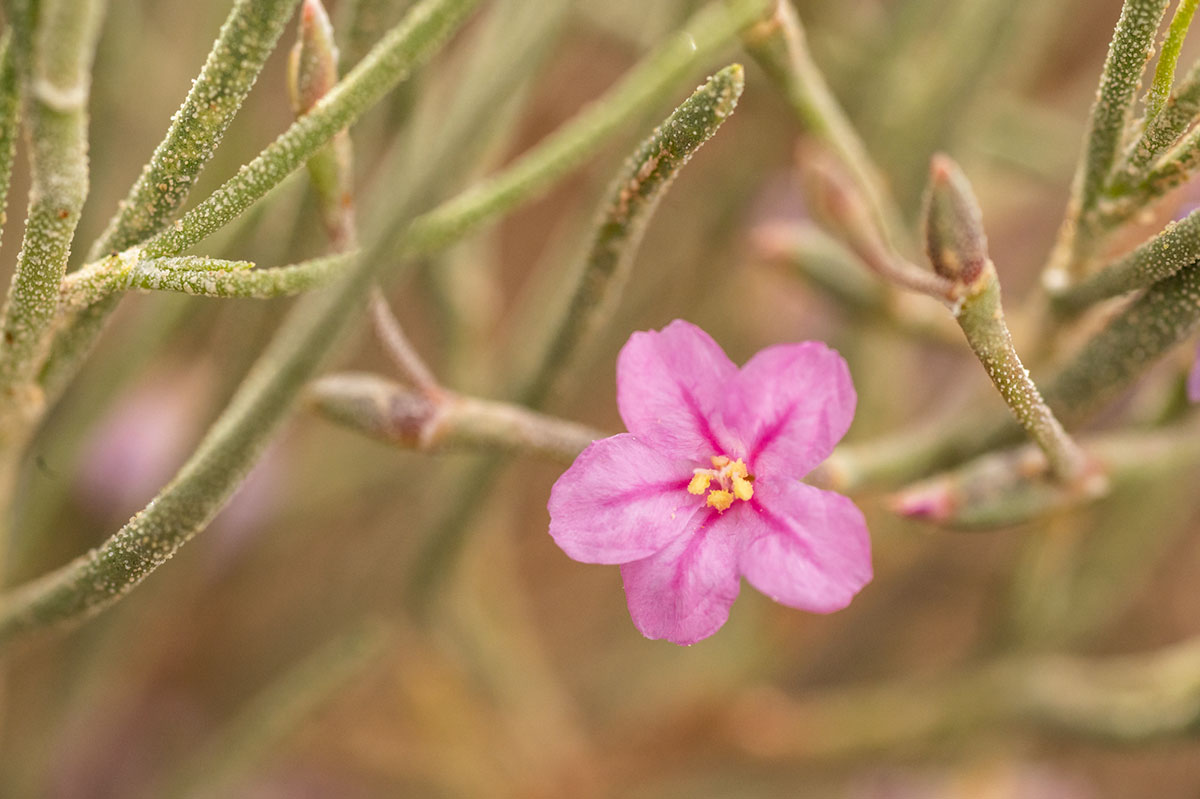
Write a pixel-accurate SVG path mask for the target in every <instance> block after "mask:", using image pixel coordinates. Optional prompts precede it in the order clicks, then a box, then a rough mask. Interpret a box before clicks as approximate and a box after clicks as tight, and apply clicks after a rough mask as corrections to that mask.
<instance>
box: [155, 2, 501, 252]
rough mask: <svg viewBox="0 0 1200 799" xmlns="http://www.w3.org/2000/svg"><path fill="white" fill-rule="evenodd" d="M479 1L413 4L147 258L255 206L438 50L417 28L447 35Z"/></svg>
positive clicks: (435, 40)
mask: <svg viewBox="0 0 1200 799" xmlns="http://www.w3.org/2000/svg"><path fill="white" fill-rule="evenodd" d="M478 2H479V0H470V2H468V0H458V2H455V3H421V4H420V5H418V6H417V7H416V8H414V9H413V11H412V12H411V13H410V14H409V16H408V17H406V20H408V22H407V23H405V24H401V25H398V26H397V27H395V28H393V29H392V30H391V31H389V32H388V34H387V35H386V36H384V38H383V40H382V41H380V43H379V44H378V45H376V46H375V47H374V48H373V49H372V50H371V52H370V53H369V54H368V55H367V56H366V57H365V58H364V59H363V60H362V61H361V62H359V64H358V65H356V66H355V67H354V69H352V70H351V71H350V73H349V74H348V75H346V77H345V78H343V79H342V80H341V81H339V82H338V84H337V85H336V86H334V87H333V88H332V89H331V90H330V91H329V93H328V94H326V95H325V96H324V97H323V98H322V99H321V102H319V103H318V104H317V105H316V107H314V108H313V109H311V110H310V111H308V112H307V113H306V114H304V115H303V116H302V117H300V118H299V119H297V120H296V121H295V122H293V123H292V125H291V127H289V128H288V129H287V130H286V131H284V132H283V133H282V134H280V136H279V138H277V139H276V140H275V141H273V142H272V143H271V144H270V145H268V146H267V148H266V149H265V150H263V151H262V152H261V153H259V154H258V156H256V157H255V158H254V160H253V161H251V162H250V163H249V164H247V165H246V166H244V167H242V169H240V170H239V171H238V173H237V174H236V175H235V176H234V177H232V178H230V179H229V180H228V181H226V182H225V184H224V185H223V186H221V188H219V189H217V190H216V191H215V192H213V193H212V194H211V195H210V196H209V197H208V198H207V199H205V200H204V202H202V203H200V205H198V206H196V207H195V208H193V209H192V210H190V211H188V212H187V213H186V214H184V215H183V218H182V219H180V220H179V222H178V223H177V224H176V225H175V226H173V227H172V228H170V229H168V230H165V231H163V232H162V233H159V234H158V235H157V236H155V237H154V238H153V239H151V240H150V241H148V242H147V243H146V245H145V251H146V255H147V257H151V258H152V257H160V256H164V255H176V254H178V253H180V252H183V251H184V250H186V249H187V248H188V247H191V246H193V245H194V244H196V243H198V242H200V241H202V240H204V239H205V238H207V237H208V236H210V235H211V234H212V233H213V232H215V231H216V230H218V229H220V228H221V227H222V226H224V225H225V224H226V223H228V222H229V221H230V220H232V219H234V218H235V217H237V216H238V215H239V214H241V213H242V211H244V210H246V209H247V208H249V207H250V206H251V205H252V204H253V203H254V202H256V201H257V200H258V199H259V198H261V197H262V196H263V195H265V194H266V193H267V192H268V191H270V190H271V189H273V188H274V187H275V186H276V185H278V184H279V182H280V181H282V180H283V179H284V178H285V177H287V176H288V175H289V174H290V173H291V172H292V171H293V170H295V169H297V168H298V167H300V166H303V165H304V164H305V163H307V162H308V159H309V158H310V157H312V156H313V155H314V154H315V153H316V152H317V151H319V150H320V149H321V148H322V147H324V146H325V145H326V144H327V143H328V142H329V141H330V140H332V139H333V137H334V136H336V135H337V134H338V132H339V131H341V130H342V129H344V128H346V127H348V126H349V125H351V124H352V123H353V122H354V121H355V120H356V119H358V117H360V116H361V115H362V113H363V112H364V111H366V110H367V109H368V108H370V107H371V106H372V105H374V104H375V103H376V101H378V100H379V98H380V97H382V96H383V95H384V94H385V93H386V92H387V91H388V90H389V89H391V88H393V87H394V86H395V85H396V84H398V83H399V82H400V81H402V80H404V78H406V77H407V76H408V74H409V72H410V71H411V70H412V69H413V68H414V67H415V66H417V65H419V64H421V63H422V62H424V61H425V60H426V59H427V58H428V57H429V56H430V55H432V53H433V52H435V51H436V50H437V48H438V46H439V45H440V44H441V38H439V37H426V36H422V37H417V38H414V37H413V36H412V31H413V29H414V28H421V29H426V28H427V29H428V30H437V31H439V32H440V33H441V34H442V35H443V36H445V35H448V34H449V32H450V31H451V30H453V29H454V27H455V26H454V24H453V23H455V22H457V21H458V20H459V19H460V18H461V17H463V16H465V14H466V12H467V11H468V10H469V9H470V8H472V7H474V5H476V4H477V3H478ZM414 42H416V46H415V47H414Z"/></svg>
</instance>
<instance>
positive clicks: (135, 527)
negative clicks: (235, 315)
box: [0, 0, 475, 642]
mask: <svg viewBox="0 0 1200 799" xmlns="http://www.w3.org/2000/svg"><path fill="white" fill-rule="evenodd" d="M474 5H475V2H473V0H423V2H421V3H419V4H418V5H417V6H415V7H414V8H413V9H412V11H410V12H409V14H408V15H407V16H406V17H405V20H404V21H403V22H402V23H401V24H400V25H399V26H398V27H397V28H396V29H395V30H393V31H392V32H391V33H390V34H389V35H388V36H387V37H386V38H385V41H384V43H382V44H381V45H380V47H381V48H383V50H384V52H385V53H386V56H385V55H381V54H380V53H379V52H377V51H373V55H371V56H368V57H367V59H365V61H364V64H367V65H368V66H367V69H371V67H370V66H369V65H370V64H379V63H380V61H381V59H382V60H384V63H386V65H387V66H388V68H389V69H388V71H394V72H395V73H398V74H406V73H407V72H408V71H409V69H410V68H411V67H412V66H413V65H414V64H415V63H416V62H418V61H420V60H424V59H425V58H428V57H429V56H430V55H431V54H432V51H433V50H434V49H436V46H437V45H438V44H440V43H441V42H443V41H445V40H446V39H447V38H448V37H449V35H450V33H451V32H452V31H453V30H455V29H456V28H457V27H458V26H459V25H460V24H461V23H462V22H464V21H465V19H466V17H467V15H468V14H469V13H470V11H471V10H472V9H473V7H474ZM360 74H361V73H360ZM327 107H328V104H326V105H323V106H321V108H327ZM314 113H317V112H314ZM309 116H311V115H309ZM307 118H308V117H305V119H307ZM380 263H381V262H380V260H379V259H374V258H370V257H360V258H357V259H356V260H355V262H354V263H353V265H352V266H351V267H350V268H349V269H348V274H347V275H346V276H345V277H344V278H342V279H340V280H339V281H337V283H335V285H334V286H332V287H330V289H329V290H327V291H322V292H316V293H314V294H313V295H311V296H308V297H305V298H304V299H303V300H302V301H301V302H300V303H299V304H298V305H297V306H296V307H295V308H294V309H293V310H292V312H291V313H290V314H289V316H288V318H287V319H286V320H285V322H284V324H283V326H282V327H281V329H280V330H279V332H278V333H277V334H276V336H275V338H274V339H273V340H272V342H271V343H270V345H268V347H267V349H266V351H265V352H264V353H263V355H262V356H261V357H260V358H259V360H258V362H257V363H256V364H255V366H254V368H253V369H252V370H251V372H250V374H249V375H248V376H247V377H246V379H245V381H244V382H243V383H242V385H241V386H240V387H239V389H238V391H237V393H236V394H235V396H234V398H233V400H232V401H231V402H230V404H229V406H228V407H227V408H226V409H225V411H224V412H223V413H222V414H221V417H220V418H219V419H218V420H217V421H216V423H215V424H214V425H213V427H212V428H211V429H210V430H209V432H208V434H207V435H206V436H205V438H204V440H203V441H202V442H201V443H200V446H199V447H198V448H197V449H196V451H195V452H194V453H193V454H192V456H191V458H189V460H188V461H187V463H186V464H184V466H183V468H182V469H181V470H180V471H179V473H178V474H177V475H176V476H175V478H174V479H173V480H172V481H171V482H170V483H169V484H168V485H167V486H166V487H165V488H164V489H163V490H162V491H161V492H160V493H159V495H158V496H157V497H155V499H154V500H152V501H151V503H150V504H149V505H148V506H147V507H146V508H145V509H144V510H143V511H141V512H140V513H139V514H137V515H136V516H134V517H133V518H132V519H131V520H130V521H129V522H128V523H127V524H126V525H125V526H124V527H122V528H121V530H119V531H118V532H117V533H116V534H115V535H114V536H113V537H112V538H110V539H109V540H107V541H106V542H104V543H103V544H102V545H101V546H100V547H99V548H97V549H94V550H92V551H91V552H89V553H87V554H85V555H82V556H81V557H79V558H77V559H76V560H74V561H72V562H71V563H68V564H67V565H65V566H63V567H61V568H59V569H57V570H56V571H53V572H50V573H49V574H46V575H44V576H42V577H40V578H37V579H35V580H33V581H32V582H30V583H26V584H25V585H23V586H19V587H17V588H16V589H13V590H12V591H10V592H8V593H7V594H4V595H3V596H0V642H4V641H7V640H9V639H11V638H13V637H15V636H18V635H20V634H22V633H28V632H30V631H33V630H36V629H38V628H43V627H47V626H51V625H59V624H66V623H70V622H78V621H80V620H82V619H85V618H87V617H89V616H92V615H94V614H95V613H98V612H99V611H101V610H103V609H104V608H106V607H108V606H109V605H111V604H113V603H114V602H117V601H119V600H120V599H121V598H122V597H123V596H124V595H125V594H127V593H128V592H129V591H131V590H133V588H134V587H136V586H137V585H138V584H139V583H140V582H141V581H142V580H144V579H145V578H146V577H147V576H148V575H149V574H150V573H151V572H153V571H154V570H155V569H156V568H158V567H159V566H160V565H162V564H163V563H164V562H165V561H166V560H167V559H168V558H170V557H171V555H173V554H174V553H175V551H176V550H177V549H179V547H181V546H182V545H183V544H185V543H186V542H187V541H188V540H189V539H191V537H192V536H194V535H195V534H196V533H197V532H199V531H200V530H202V529H203V528H204V527H205V526H206V525H207V524H208V522H209V521H210V520H211V519H212V517H213V516H214V515H215V514H216V513H217V511H218V510H220V509H221V507H222V506H223V505H224V504H225V502H226V501H227V500H228V499H229V497H230V495H231V494H232V493H233V491H234V490H235V489H236V488H237V486H238V485H239V484H240V483H241V481H242V480H243V479H244V478H245V476H246V474H247V473H248V472H249V470H250V468H251V467H252V466H253V464H254V462H255V461H256V460H257V458H258V457H259V455H260V454H261V453H262V451H263V449H264V448H265V447H266V445H267V443H268V441H269V440H270V438H271V436H272V435H273V434H274V433H275V431H276V430H278V428H279V427H280V425H281V424H282V422H283V421H284V419H285V418H286V417H287V414H288V412H289V411H290V410H291V408H292V406H293V403H294V401H295V399H296V397H297V396H298V395H299V393H300V391H301V389H302V388H303V387H304V385H305V383H307V381H308V380H309V379H310V378H311V377H312V376H313V375H314V374H315V372H316V370H317V369H318V367H319V366H320V364H321V362H322V361H323V359H324V356H325V354H326V353H327V352H328V351H329V350H330V349H331V348H332V346H333V345H334V343H335V342H336V341H337V340H338V339H339V337H340V334H341V333H342V332H343V331H344V330H345V328H346V327H348V325H349V323H350V321H352V319H353V317H354V312H355V311H356V310H357V309H359V308H361V307H362V304H363V302H364V300H365V298H366V293H367V290H368V289H369V288H370V286H371V283H372V281H373V280H374V276H375V271H376V269H377V268H379V266H380Z"/></svg>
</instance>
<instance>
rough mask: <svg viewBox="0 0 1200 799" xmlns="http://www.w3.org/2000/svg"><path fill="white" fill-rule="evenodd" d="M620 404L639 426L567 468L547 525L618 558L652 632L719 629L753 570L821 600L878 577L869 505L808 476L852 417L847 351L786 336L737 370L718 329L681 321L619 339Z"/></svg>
mask: <svg viewBox="0 0 1200 799" xmlns="http://www.w3.org/2000/svg"><path fill="white" fill-rule="evenodd" d="M617 404H618V407H619V409H620V412H621V418H622V419H623V420H624V422H625V426H626V428H627V429H628V430H629V432H628V433H622V434H620V435H616V436H613V437H611V438H606V439H602V440H600V441H597V442H595V443H593V444H592V445H591V446H589V447H588V448H587V449H586V450H584V452H583V453H582V454H581V455H580V456H579V457H578V458H577V459H576V460H575V463H574V464H572V466H571V468H570V469H568V470H567V471H566V472H565V473H564V474H563V475H562V477H560V478H559V479H558V482H556V483H555V485H554V488H553V490H552V491H551V494H550V503H549V510H550V535H551V536H552V537H553V538H554V540H555V541H556V542H557V543H558V545H559V546H560V547H562V549H563V551H564V552H566V553H567V554H568V555H569V556H571V557H572V558H574V559H575V560H579V561H583V562H585V563H607V564H621V576H622V578H623V579H624V583H625V594H626V598H627V600H628V603H629V612H630V614H631V616H632V617H633V622H634V624H635V625H636V626H637V628H638V629H639V630H640V631H641V632H642V634H643V635H645V636H646V637H647V638H665V639H667V640H668V641H671V642H673V643H676V644H692V643H695V642H696V641H699V640H701V639H702V638H707V637H708V636H710V635H712V634H713V633H714V632H716V631H717V630H718V629H719V628H720V627H721V625H723V624H724V623H725V621H726V619H727V618H728V617H729V608H730V606H731V605H732V604H733V601H734V599H736V598H737V595H738V591H739V590H740V587H741V577H745V578H746V579H747V580H748V581H749V582H750V584H751V585H753V586H754V587H755V588H757V589H758V590H759V591H761V592H763V593H764V594H766V595H767V596H769V597H771V598H772V599H774V600H775V601H776V602H780V603H782V604H784V605H788V606H790V607H794V608H800V609H803V610H809V611H814V612H817V613H829V612H832V611H835V610H840V609H841V608H844V607H845V606H846V605H847V604H849V602H850V600H851V599H852V598H853V597H854V595H855V594H856V593H858V591H859V589H861V588H862V587H863V586H864V585H865V584H866V583H867V582H868V581H870V579H871V574H872V572H871V545H870V539H869V537H868V534H867V528H866V524H865V522H864V520H863V516H862V514H861V513H860V512H859V510H858V508H856V507H855V506H854V504H853V503H852V502H850V500H848V499H847V498H845V497H843V496H841V495H839V494H835V493H832V492H829V491H822V490H820V489H817V488H813V487H812V486H808V485H805V484H803V483H801V482H799V478H801V477H803V476H804V475H805V474H807V473H808V472H809V471H810V470H811V469H812V468H813V467H815V466H816V465H817V464H818V463H820V462H821V461H822V460H824V459H825V458H826V457H827V456H828V455H829V453H830V452H831V451H832V450H833V447H834V445H835V444H836V443H837V442H838V440H840V439H841V437H842V436H843V435H844V434H845V432H846V430H847V429H848V428H849V427H850V422H851V420H852V419H853V417H854V405H855V393H854V387H853V385H852V384H851V381H850V373H849V370H848V368H847V367H846V363H845V361H844V360H842V358H841V356H840V355H838V354H837V353H836V352H834V351H832V350H830V349H829V348H828V347H826V346H825V345H824V344H821V343H819V342H811V341H810V342H803V343H800V344H781V345H778V346H774V347H768V348H767V349H764V350H762V351H760V352H759V353H758V354H757V355H755V356H754V357H753V358H751V359H750V360H749V361H748V362H747V363H746V365H745V366H743V367H742V368H741V369H740V370H739V369H738V367H737V366H736V365H735V364H734V363H733V362H732V361H730V360H729V358H728V357H727V356H726V355H725V353H724V352H723V351H722V350H721V348H720V346H718V345H717V343H716V342H715V341H713V340H712V338H711V337H710V336H709V335H708V334H707V333H705V332H704V331H703V330H701V329H700V328H698V327H696V326H695V325H692V324H690V323H688V322H684V321H681V320H676V321H674V322H672V323H671V324H669V325H668V326H667V327H666V328H664V329H663V330H662V331H658V332H655V331H650V332H638V333H634V334H633V335H632V336H631V337H630V339H629V341H628V342H627V343H626V344H625V346H624V347H623V348H622V350H621V354H620V357H619V358H618V362H617Z"/></svg>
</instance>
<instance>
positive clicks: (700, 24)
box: [398, 0, 773, 253]
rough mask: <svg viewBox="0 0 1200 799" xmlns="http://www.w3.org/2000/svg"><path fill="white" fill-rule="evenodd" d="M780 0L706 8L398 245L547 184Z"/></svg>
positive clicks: (435, 243) (453, 234)
mask: <svg viewBox="0 0 1200 799" xmlns="http://www.w3.org/2000/svg"><path fill="white" fill-rule="evenodd" d="M772 1H773V0H718V2H714V3H710V4H709V5H707V6H704V7H703V8H701V9H700V11H698V12H697V13H696V14H695V15H694V16H692V17H691V19H689V20H688V21H687V22H686V23H685V24H684V26H683V27H682V28H681V29H680V30H679V31H678V32H677V33H675V34H674V35H673V36H671V37H669V38H668V40H667V41H666V43H665V44H663V45H662V46H661V47H659V48H658V49H656V50H655V51H654V52H653V53H651V54H650V55H648V56H647V57H646V58H644V59H643V60H642V61H641V62H639V63H638V65H637V66H636V67H634V68H633V69H632V70H630V71H629V72H627V73H626V74H625V76H624V77H623V78H621V80H620V82H619V83H618V84H617V85H615V86H614V87H613V88H611V89H610V90H609V91H608V92H607V93H606V94H605V95H604V96H603V97H601V98H599V99H597V100H595V101H594V102H593V103H592V104H591V105H590V106H588V107H587V108H585V109H584V110H583V111H581V112H580V113H579V114H577V115H576V116H575V117H574V118H573V119H571V121H569V122H567V123H566V124H565V125H563V126H562V127H560V128H559V129H558V130H557V131H555V132H554V133H553V134H551V136H550V137H548V138H547V139H546V140H545V141H543V142H542V143H541V144H540V145H538V147H537V148H536V149H534V150H532V151H530V152H529V153H527V154H526V155H525V156H524V157H522V158H520V159H519V160H518V161H517V162H516V163H514V164H513V165H512V166H510V167H508V168H507V169H505V170H504V171H503V172H501V173H499V174H497V175H495V176H493V177H491V178H489V179H487V180H485V181H483V182H481V183H479V184H477V185H475V186H473V187H472V188H470V189H468V190H467V191H465V192H463V193H462V194H459V195H458V196H456V197H454V198H452V199H451V200H449V201H447V202H445V203H442V204H441V205H439V206H438V207H437V208H435V209H433V210H432V211H430V212H429V213H426V214H423V215H422V216H420V217H419V218H418V219H417V220H416V221H415V222H414V223H413V225H412V227H411V228H410V229H409V230H408V231H407V232H406V233H405V234H404V235H403V237H402V241H401V243H400V244H399V245H398V246H401V247H402V249H403V250H405V251H407V252H410V253H427V252H432V251H435V250H439V249H442V248H444V247H445V246H447V245H448V244H451V243H453V242H455V241H457V240H459V239H460V238H462V237H463V236H465V235H466V234H467V233H469V232H470V231H471V230H473V229H475V228H476V227H477V226H479V225H480V224H482V223H483V222H485V221H487V220H488V219H492V218H494V217H496V216H499V215H501V214H503V213H505V212H507V211H508V210H510V209H511V208H512V207H514V206H515V205H517V204H518V203H520V202H524V201H526V200H528V199H529V198H530V197H532V196H535V195H537V194H539V193H541V192H542V191H544V190H545V188H546V187H547V186H549V185H550V184H551V183H552V182H553V181H554V180H555V179H557V178H558V177H559V176H561V175H563V174H565V173H566V172H568V171H569V170H571V169H572V168H574V167H575V166H577V165H578V164H579V163H580V162H581V161H583V160H584V159H585V158H587V156H588V155H590V154H591V153H593V152H595V150H596V148H597V147H598V146H599V145H600V144H601V143H602V142H604V141H605V140H607V139H608V137H609V136H611V135H612V133H613V132H615V131H616V130H617V129H618V128H619V127H620V126H621V125H623V124H624V123H625V122H627V121H628V120H629V119H632V118H635V117H637V116H638V115H640V114H643V113H646V112H647V111H649V110H651V109H653V108H654V107H655V106H657V105H660V104H661V103H662V102H663V101H664V100H666V99H667V98H668V97H669V96H670V95H671V94H672V93H673V92H675V91H677V88H676V87H677V86H678V84H679V82H680V81H681V80H683V79H684V78H685V77H686V76H687V75H688V74H690V73H691V72H692V70H694V69H695V68H696V66H697V65H698V64H703V63H704V61H705V60H706V59H709V58H711V57H712V56H713V55H714V54H715V53H716V52H718V51H719V50H720V49H721V48H723V47H725V46H726V45H728V43H729V41H730V40H731V39H732V38H733V37H734V36H736V35H737V34H738V32H739V31H741V30H743V29H744V28H746V27H747V26H748V25H750V24H752V23H754V22H756V21H758V20H759V19H760V18H761V17H762V16H763V15H764V14H765V13H766V12H767V10H768V9H769V7H770V4H771V2H772Z"/></svg>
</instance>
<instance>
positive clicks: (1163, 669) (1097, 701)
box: [726, 639, 1200, 760]
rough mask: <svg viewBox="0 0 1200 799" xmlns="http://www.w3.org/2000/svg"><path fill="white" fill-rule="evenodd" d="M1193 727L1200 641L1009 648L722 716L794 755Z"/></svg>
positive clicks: (759, 742) (1130, 736)
mask: <svg viewBox="0 0 1200 799" xmlns="http://www.w3.org/2000/svg"><path fill="white" fill-rule="evenodd" d="M763 719H769V720H770V723H768V724H763V723H761V721H762V720H763ZM750 720H755V723H750ZM1198 724H1200V639H1191V640H1187V641H1184V642H1182V643H1179V644H1175V645H1173V646H1169V647H1165V648H1163V649H1160V650H1157V651H1154V652H1149V653H1146V654H1138V655H1124V656H1118V657H1108V658H1098V659H1086V658H1080V657H1074V656H1061V655H1037V656H1025V657H1011V658H1008V659H1005V660H1000V661H994V662H991V663H985V664H983V665H977V666H971V667H968V668H966V669H964V670H962V671H959V672H956V673H951V674H942V675H939V676H938V677H937V678H935V679H928V678H918V679H911V678H909V679H899V680H894V681H890V682H885V683H882V684H877V685H869V686H861V687H847V688H840V689H834V690H830V691H826V692H823V693H822V692H811V691H810V692H809V693H808V694H807V695H805V696H804V697H802V698H796V699H788V698H787V697H786V696H781V695H779V694H778V693H777V692H771V693H769V694H768V695H766V696H763V695H762V694H761V693H760V694H758V695H749V696H747V697H746V698H745V699H744V700H743V701H741V702H736V703H735V704H734V710H733V711H732V713H731V715H730V716H729V717H728V718H727V719H726V725H727V730H728V733H729V734H731V735H737V736H738V739H739V740H741V741H743V742H745V744H746V745H747V746H748V747H749V748H750V750H751V751H754V752H758V753H770V754H769V756H770V757H772V758H774V759H779V758H786V759H789V760H796V759H803V760H813V759H832V758H841V759H846V758H850V757H853V756H855V755H858V756H862V755H863V754H867V753H874V752H882V751H895V750H896V749H897V748H903V747H907V748H911V747H912V746H913V745H914V744H917V743H932V742H934V741H938V740H943V741H944V740H947V739H948V738H951V737H957V738H961V737H962V736H963V735H964V734H966V733H968V732H971V731H974V730H997V729H999V730H1013V729H1022V728H1024V729H1038V730H1043V731H1046V732H1050V733H1057V734H1059V735H1063V736H1068V737H1071V738H1081V739H1085V740H1093V741H1100V742H1106V743H1122V744H1145V743H1146V742H1149V741H1154V740H1162V739H1185V738H1190V737H1191V736H1193V735H1194V734H1195V730H1196V727H1197V725H1198ZM747 731H749V732H747Z"/></svg>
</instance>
